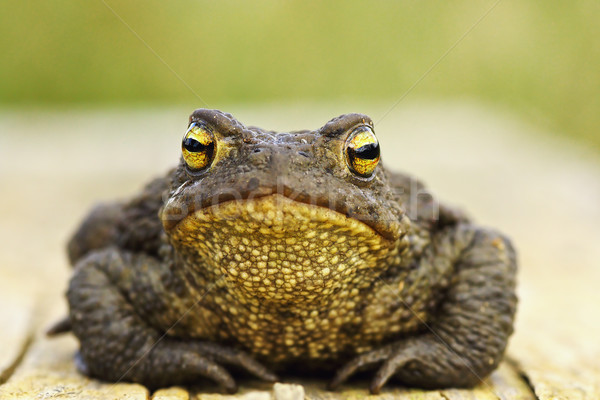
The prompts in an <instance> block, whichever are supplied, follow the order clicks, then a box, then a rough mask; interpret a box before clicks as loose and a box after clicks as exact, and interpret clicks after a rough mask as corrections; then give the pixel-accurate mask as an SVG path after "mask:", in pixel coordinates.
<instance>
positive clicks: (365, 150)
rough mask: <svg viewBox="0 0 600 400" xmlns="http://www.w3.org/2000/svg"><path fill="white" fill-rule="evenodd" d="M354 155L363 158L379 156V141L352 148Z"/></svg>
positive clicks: (373, 158) (369, 158) (368, 158)
mask: <svg viewBox="0 0 600 400" xmlns="http://www.w3.org/2000/svg"><path fill="white" fill-rule="evenodd" d="M354 155H355V156H356V157H358V158H362V159H363V160H375V159H377V157H379V143H369V144H365V145H364V146H361V147H359V148H358V149H355V150H354Z"/></svg>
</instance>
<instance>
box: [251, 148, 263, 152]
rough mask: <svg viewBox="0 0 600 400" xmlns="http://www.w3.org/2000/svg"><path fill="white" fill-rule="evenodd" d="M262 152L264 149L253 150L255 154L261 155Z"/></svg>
mask: <svg viewBox="0 0 600 400" xmlns="http://www.w3.org/2000/svg"><path fill="white" fill-rule="evenodd" d="M261 151H262V149H254V150H252V152H253V153H260V152H261Z"/></svg>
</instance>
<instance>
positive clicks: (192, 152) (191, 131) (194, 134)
mask: <svg viewBox="0 0 600 400" xmlns="http://www.w3.org/2000/svg"><path fill="white" fill-rule="evenodd" d="M215 147H216V143H215V137H214V136H213V134H212V132H211V131H210V130H208V129H207V128H205V127H203V126H201V125H197V124H196V123H193V124H191V125H190V127H189V128H188V130H187V132H186V133H185V136H184V137H183V142H182V143H181V152H182V154H183V159H184V160H185V163H186V164H187V165H188V167H190V168H191V169H193V170H195V171H199V170H203V169H206V168H208V167H209V166H210V164H211V163H212V161H213V158H214V155H215Z"/></svg>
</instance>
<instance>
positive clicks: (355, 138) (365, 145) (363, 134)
mask: <svg viewBox="0 0 600 400" xmlns="http://www.w3.org/2000/svg"><path fill="white" fill-rule="evenodd" d="M345 153H346V163H347V164H348V167H349V168H350V170H351V171H352V172H354V173H355V174H357V175H360V176H364V177H369V176H371V175H373V172H375V168H376V167H377V164H379V159H380V151H379V141H378V140H377V138H376V137H375V133H374V132H373V129H371V128H370V127H368V126H361V127H359V128H356V129H355V130H354V131H353V132H352V133H351V134H350V136H348V139H346V146H345Z"/></svg>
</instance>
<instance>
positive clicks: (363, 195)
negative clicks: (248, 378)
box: [68, 110, 516, 393]
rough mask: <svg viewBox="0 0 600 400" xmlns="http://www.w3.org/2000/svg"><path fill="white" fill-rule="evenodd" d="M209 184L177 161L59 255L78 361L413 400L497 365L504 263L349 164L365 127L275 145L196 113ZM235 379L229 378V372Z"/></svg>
mask: <svg viewBox="0 0 600 400" xmlns="http://www.w3.org/2000/svg"><path fill="white" fill-rule="evenodd" d="M190 123H196V124H201V125H202V126H203V127H205V128H206V129H208V130H209V131H210V132H212V134H213V135H214V140H215V143H216V150H215V155H214V160H212V163H211V164H210V166H209V167H208V168H206V169H205V170H203V171H195V170H192V169H190V167H189V166H188V165H187V164H186V162H185V160H184V159H183V158H182V159H181V161H180V164H179V166H178V167H177V168H175V169H173V170H171V171H169V172H168V173H167V174H166V175H165V176H164V177H162V178H158V179H156V180H154V181H152V182H151V183H149V184H148V185H147V186H146V187H145V188H144V189H143V190H142V192H141V193H140V194H139V195H137V196H136V197H135V198H133V199H131V200H129V201H125V202H118V203H117V202H116V203H108V204H103V205H100V206H97V207H96V208H95V209H94V210H93V211H92V213H91V214H90V216H89V217H88V218H87V219H86V220H85V221H84V222H83V224H82V225H81V227H80V228H79V230H78V231H77V232H76V234H75V235H74V237H73V238H72V240H71V242H70V243H69V247H68V248H69V256H70V259H71V262H72V263H73V265H74V267H75V269H74V273H73V277H72V279H71V282H70V286H69V290H68V301H69V306H70V315H69V321H70V326H71V328H72V330H73V332H74V334H75V335H76V336H77V337H78V338H79V341H80V343H81V348H80V353H79V357H78V361H79V362H78V365H79V366H80V369H81V370H82V371H84V372H85V373H87V374H89V375H92V376H95V377H99V378H102V379H106V380H110V381H121V380H127V381H134V382H141V383H143V384H146V385H148V386H150V387H160V386H164V385H173V384H180V383H191V382H197V381H198V380H201V379H203V378H209V379H210V380H212V381H215V382H218V383H220V384H221V385H222V386H224V387H225V388H226V389H227V390H228V391H235V390H236V383H235V380H234V379H233V377H232V375H231V374H230V371H229V370H228V368H229V367H233V370H235V371H236V373H237V372H239V371H240V370H245V371H247V372H250V373H252V374H254V375H255V376H258V377H259V378H262V379H265V380H269V381H274V380H276V379H277V377H276V376H275V374H274V373H273V372H272V371H276V372H278V373H285V372H288V371H293V370H295V369H296V370H297V369H298V365H301V366H302V367H301V369H302V370H313V371H319V372H328V373H330V374H331V376H332V378H333V380H332V381H331V382H330V387H332V388H335V387H337V386H338V385H339V384H341V383H342V382H343V381H345V380H346V379H348V378H349V377H350V376H351V375H352V374H353V373H354V372H356V371H358V370H364V369H372V370H374V371H375V372H374V378H373V381H372V384H371V388H370V389H371V391H372V392H374V393H376V392H378V391H379V390H380V389H381V388H382V386H383V385H384V384H385V383H386V382H387V381H388V380H389V379H393V380H397V381H398V382H400V383H402V384H405V385H411V386H412V385H414V386H421V387H430V388H434V387H449V386H472V385H475V384H477V383H478V382H480V380H481V379H482V378H484V377H485V376H487V375H488V374H489V373H490V372H491V371H492V370H494V369H495V368H496V366H497V365H498V363H499V362H500V360H501V358H502V355H503V353H504V349H505V347H506V343H507V340H508V337H509V336H510V334H511V333H512V325H513V318H514V313H515V308H516V297H515V294H514V291H515V274H516V261H515V253H514V250H513V248H512V246H511V244H510V242H509V241H508V239H506V238H505V237H504V236H502V235H501V234H499V233H497V232H495V231H493V230H489V229H484V228H481V227H479V226H476V225H473V224H472V223H471V222H470V221H469V220H468V218H466V217H465V216H464V215H463V214H462V213H461V212H459V211H457V210H454V209H452V208H449V207H446V206H444V205H442V204H439V203H438V202H437V201H435V199H433V198H432V196H430V195H429V194H428V193H427V192H426V190H425V188H424V186H423V185H422V184H421V183H420V182H418V181H416V180H415V179H414V178H412V177H410V176H407V175H403V174H397V173H392V172H389V171H387V170H385V168H384V166H383V165H381V164H380V165H378V166H377V167H376V169H375V172H374V174H373V175H372V176H371V177H362V176H358V175H357V174H356V173H353V171H352V170H351V169H350V168H349V166H348V162H347V159H346V157H345V143H346V141H347V139H348V136H349V135H350V134H351V133H352V132H353V131H354V129H356V128H357V127H371V128H372V122H371V120H370V119H369V118H368V117H366V116H364V115H360V114H349V115H344V116H341V117H338V118H336V119H334V120H332V121H330V122H329V123H327V124H326V125H325V126H323V127H322V128H321V129H319V130H317V131H301V132H290V133H275V132H269V131H264V130H262V129H259V128H254V127H245V126H243V125H242V124H241V123H239V122H238V121H236V120H235V119H234V118H233V117H232V116H231V115H228V114H224V113H222V112H220V111H215V110H197V111H196V112H194V113H193V114H192V116H191V117H190ZM233 370H231V371H233Z"/></svg>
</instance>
